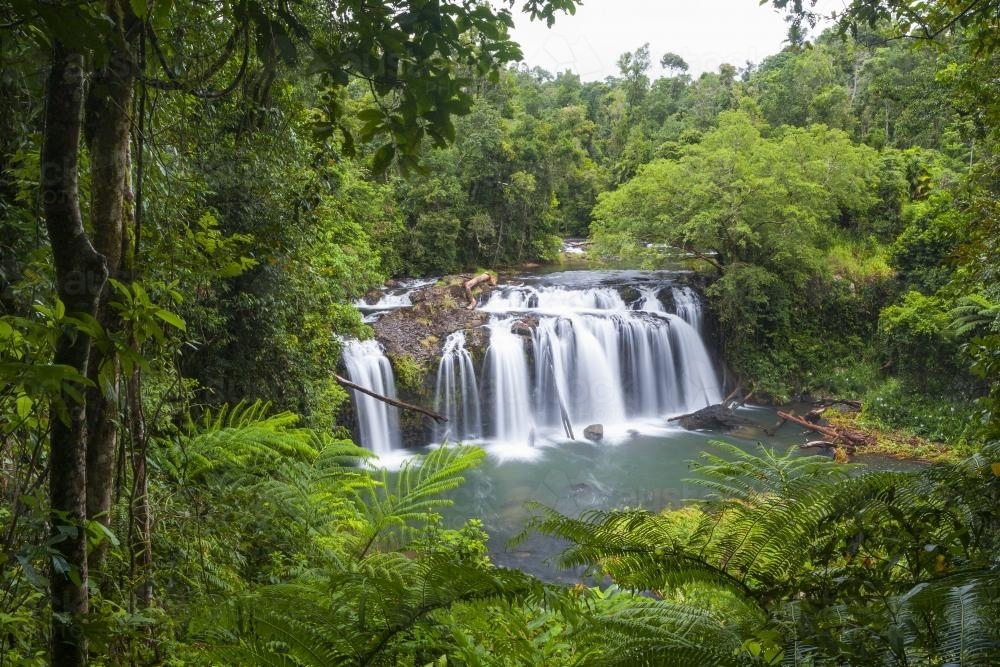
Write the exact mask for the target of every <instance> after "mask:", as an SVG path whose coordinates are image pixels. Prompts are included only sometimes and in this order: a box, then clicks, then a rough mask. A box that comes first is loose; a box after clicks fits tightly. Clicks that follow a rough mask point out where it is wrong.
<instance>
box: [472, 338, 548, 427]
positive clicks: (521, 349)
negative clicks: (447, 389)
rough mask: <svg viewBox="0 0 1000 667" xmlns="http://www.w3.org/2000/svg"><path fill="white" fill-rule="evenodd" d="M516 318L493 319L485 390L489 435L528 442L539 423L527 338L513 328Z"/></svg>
mask: <svg viewBox="0 0 1000 667" xmlns="http://www.w3.org/2000/svg"><path fill="white" fill-rule="evenodd" d="M515 322H516V318H496V319H494V320H493V321H492V322H490V324H489V331H490V346H489V348H488V349H487V350H486V361H485V363H484V366H483V391H484V393H485V394H486V395H487V396H488V397H489V398H488V400H489V403H488V405H489V407H490V410H489V416H488V418H487V420H486V421H487V422H488V429H487V431H486V435H487V436H488V437H491V438H493V439H496V440H499V441H501V442H527V441H529V440H530V439H531V438H532V437H533V436H532V434H533V432H534V427H535V423H534V418H533V415H532V409H531V382H530V380H529V374H528V355H527V351H526V350H525V345H524V339H523V338H522V337H521V336H519V335H517V334H515V333H514V331H513V328H512V327H513V325H514V323H515Z"/></svg>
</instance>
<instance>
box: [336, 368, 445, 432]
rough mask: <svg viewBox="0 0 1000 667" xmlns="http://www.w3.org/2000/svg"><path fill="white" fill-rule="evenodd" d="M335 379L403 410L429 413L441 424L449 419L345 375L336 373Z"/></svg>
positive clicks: (423, 413)
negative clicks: (372, 388) (381, 392)
mask: <svg viewBox="0 0 1000 667" xmlns="http://www.w3.org/2000/svg"><path fill="white" fill-rule="evenodd" d="M333 379H335V380H336V381H337V382H339V383H340V384H341V385H343V386H345V387H347V388H348V389H353V390H355V391H360V392H361V393H362V394H367V395H368V396H371V397H372V398H375V399H378V400H380V401H382V402H383V403H388V404H389V405H392V406H395V407H397V408H400V409H402V410H411V411H413V412H419V413H420V414H422V415H427V416H428V417H430V418H431V419H433V420H434V421H436V422H437V423H439V424H441V423H443V422H446V421H448V418H447V417H445V416H444V415H442V414H439V413H437V412H434V411H433V410H428V409H427V408H422V407H420V406H419V405H413V404H412V403H406V402H404V401H400V400H397V399H395V398H389V397H388V396H383V395H382V394H378V393H376V392H374V391H372V390H371V389H368V388H367V387H362V386H361V385H359V384H355V383H353V382H351V381H350V380H348V379H347V378H345V377H341V376H339V375H336V374H334V376H333Z"/></svg>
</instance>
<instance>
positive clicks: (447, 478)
mask: <svg viewBox="0 0 1000 667" xmlns="http://www.w3.org/2000/svg"><path fill="white" fill-rule="evenodd" d="M485 458H486V453H485V452H484V451H483V450H481V449H479V448H478V447H470V446H445V447H438V448H437V449H435V450H432V451H431V452H430V453H428V454H426V455H424V456H423V457H419V458H414V459H411V460H410V461H408V462H407V463H405V464H403V466H402V467H401V468H400V470H399V471H398V472H396V473H391V472H389V471H387V470H382V471H380V473H379V474H378V477H377V478H376V484H374V485H373V486H372V487H371V488H370V489H367V490H366V492H365V493H364V494H363V501H364V502H363V506H362V507H361V510H362V511H363V512H364V513H365V514H366V516H367V517H368V519H369V522H370V526H369V528H368V530H367V531H366V534H365V535H363V536H362V539H361V549H360V552H359V553H360V555H361V556H364V555H365V554H366V553H367V552H368V551H369V549H371V547H372V546H373V545H375V543H376V542H377V541H378V540H389V539H392V538H395V539H396V540H397V542H398V541H399V540H402V539H403V538H404V537H405V535H406V534H408V533H409V532H410V531H408V529H409V528H412V527H413V526H414V525H415V524H418V523H420V522H423V521H425V520H426V519H427V516H428V513H429V512H432V511H433V510H435V509H437V508H439V507H445V506H448V505H450V504H451V502H452V501H451V500H450V499H449V498H447V497H446V495H445V494H447V493H448V492H450V491H453V490H454V489H456V488H458V487H459V486H461V485H462V484H463V483H464V482H465V478H464V477H463V476H462V474H463V473H464V472H466V471H467V470H469V469H471V468H473V467H475V466H477V465H479V464H480V463H481V462H482V461H483V460H484V459H485Z"/></svg>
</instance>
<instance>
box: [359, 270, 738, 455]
mask: <svg viewBox="0 0 1000 667" xmlns="http://www.w3.org/2000/svg"><path fill="white" fill-rule="evenodd" d="M555 280H556V279H554V278H553V277H551V276H542V277H538V278H535V277H528V278H526V279H525V281H526V282H527V284H524V285H519V286H503V287H500V288H498V289H496V290H493V291H492V292H490V293H489V294H488V295H486V296H485V297H484V298H482V299H481V305H480V306H479V310H481V311H484V312H487V313H489V314H490V320H489V323H488V324H487V325H485V326H486V329H487V330H488V334H489V346H488V348H487V349H486V352H485V356H484V359H483V363H482V366H481V368H476V365H475V363H474V361H473V357H472V355H471V354H470V352H469V350H468V349H467V347H466V345H467V339H466V332H465V331H456V332H454V333H452V334H451V335H449V336H448V337H447V338H446V340H445V343H444V346H443V349H442V352H441V360H440V363H439V366H438V372H437V384H436V391H435V398H434V405H435V409H436V410H437V411H438V412H439V413H441V414H443V415H444V416H445V417H446V418H447V420H448V421H447V422H446V423H444V424H442V425H440V426H438V427H437V428H436V429H435V432H434V434H433V436H434V440H435V441H437V442H444V441H446V440H448V441H462V440H466V441H467V440H490V441H493V442H494V443H495V444H496V445H500V448H499V449H500V452H498V453H501V455H507V454H513V455H515V456H521V454H522V452H525V451H526V450H524V449H521V448H522V447H524V446H525V445H533V444H535V443H536V442H538V441H542V440H553V441H562V440H564V438H565V436H566V435H568V434H569V433H570V432H571V431H572V432H573V434H574V436H575V437H580V436H581V434H582V429H583V428H584V427H585V426H587V425H589V424H595V423H599V424H601V425H603V426H604V430H605V433H606V434H607V435H606V439H609V440H615V439H618V438H626V437H628V432H629V430H630V429H633V428H635V427H639V428H642V429H643V430H645V429H646V428H650V429H658V428H667V426H666V424H665V422H664V420H663V418H664V417H666V416H672V415H677V414H682V413H686V412H693V411H695V410H698V409H699V408H702V407H705V406H707V405H711V404H715V403H718V402H720V401H721V397H722V391H721V387H720V383H719V380H718V377H717V375H716V372H715V368H714V366H713V363H712V360H711V358H710V357H709V354H708V352H707V351H706V349H705V346H704V344H703V343H702V340H701V335H700V329H701V326H702V325H701V303H700V301H699V299H698V296H697V295H696V294H695V293H694V291H693V290H691V289H690V288H688V287H684V286H679V285H677V284H676V283H674V282H673V280H672V276H670V275H664V274H660V275H651V274H648V273H643V272H618V274H617V275H613V274H609V273H607V272H587V271H583V272H567V273H564V274H561V275H560V276H559V277H558V279H557V280H558V282H555ZM623 285H629V286H632V287H634V288H635V289H637V290H638V298H634V300H631V301H630V302H629V303H626V300H625V299H623V298H622V293H624V292H622V291H620V288H621V287H622V286H623ZM395 289H397V290H398V288H395ZM408 289H412V287H408ZM665 289H670V290H672V293H673V303H674V306H675V311H676V314H673V313H670V312H667V309H666V308H665V307H664V305H663V302H661V301H660V298H659V296H660V295H661V294H662V293H663V290H665ZM409 300H410V299H409V292H408V290H402V291H398V292H396V293H393V294H389V295H388V296H386V297H384V298H383V299H382V300H381V301H379V302H378V304H372V305H371V306H369V308H371V309H373V310H374V309H376V308H383V309H390V308H399V307H406V303H407V302H409ZM344 360H345V362H346V364H347V367H348V373H349V374H350V375H351V379H352V380H353V381H355V382H357V383H358V384H360V385H362V386H365V387H369V388H371V389H372V390H373V391H375V392H377V393H380V394H385V395H387V396H394V389H393V381H392V371H391V367H390V366H389V363H388V360H387V359H386V358H385V356H384V354H383V353H382V350H381V348H380V347H379V346H378V344H377V343H375V342H374V341H366V342H363V343H358V342H354V343H349V344H347V345H346V347H345V351H344ZM477 371H478V375H477ZM477 380H478V381H477ZM357 405H358V412H359V423H360V425H361V429H360V430H361V442H362V444H363V445H365V446H367V447H370V448H371V449H373V450H374V451H375V452H376V453H379V454H384V453H387V452H390V451H391V450H392V449H394V448H397V447H399V446H400V442H399V440H400V435H399V427H398V414H397V411H396V409H395V408H392V407H390V406H387V405H385V404H384V403H381V402H379V401H377V400H376V399H373V398H369V397H367V396H360V395H359V396H357ZM640 425H641V426H640ZM494 451H496V450H494Z"/></svg>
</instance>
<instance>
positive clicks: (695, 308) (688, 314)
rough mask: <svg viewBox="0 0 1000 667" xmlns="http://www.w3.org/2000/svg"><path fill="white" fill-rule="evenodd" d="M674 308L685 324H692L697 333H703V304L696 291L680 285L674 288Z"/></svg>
mask: <svg viewBox="0 0 1000 667" xmlns="http://www.w3.org/2000/svg"><path fill="white" fill-rule="evenodd" d="M673 293H674V307H675V308H676V310H677V314H678V315H679V316H680V317H681V319H683V320H684V321H685V322H687V323H688V324H690V325H691V326H692V327H693V328H694V330H695V331H697V332H698V333H699V334H700V333H701V302H700V301H698V295H697V294H695V292H694V290H693V289H691V288H690V287H688V286H686V285H678V286H676V287H674V288H673Z"/></svg>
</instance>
